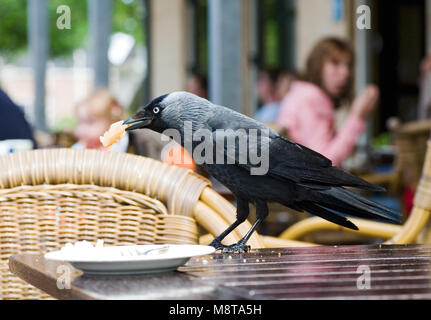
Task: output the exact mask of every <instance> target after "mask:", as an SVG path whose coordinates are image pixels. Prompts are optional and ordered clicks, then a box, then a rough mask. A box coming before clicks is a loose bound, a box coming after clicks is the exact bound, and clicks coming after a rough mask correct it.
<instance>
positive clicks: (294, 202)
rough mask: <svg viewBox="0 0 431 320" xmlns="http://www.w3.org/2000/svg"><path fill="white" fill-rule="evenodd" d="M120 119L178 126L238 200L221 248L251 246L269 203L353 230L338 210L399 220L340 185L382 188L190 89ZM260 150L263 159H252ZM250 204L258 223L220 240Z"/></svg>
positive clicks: (181, 138)
mask: <svg viewBox="0 0 431 320" xmlns="http://www.w3.org/2000/svg"><path fill="white" fill-rule="evenodd" d="M124 124H129V127H128V128H127V130H128V131H130V130H135V129H140V128H149V129H152V130H154V131H156V132H159V133H163V132H164V131H165V130H167V129H174V130H176V132H177V133H178V134H177V135H171V134H169V135H171V136H172V138H173V139H174V140H176V141H177V142H178V143H180V144H181V145H182V146H183V147H185V148H186V150H187V151H188V152H190V154H191V155H193V158H194V159H195V161H196V162H197V163H198V164H200V165H202V166H203V167H204V168H205V169H206V170H207V171H208V172H209V173H210V174H211V175H212V176H214V177H215V178H216V179H217V180H219V181H220V182H221V183H223V184H224V185H225V186H226V187H227V188H229V189H230V190H231V191H232V193H233V194H234V195H235V197H236V200H237V220H236V221H235V222H234V223H233V224H232V225H231V226H230V227H229V228H227V229H226V230H225V231H224V232H223V233H221V234H220V235H219V236H218V237H216V238H215V239H214V241H213V242H212V243H211V245H212V246H214V247H215V248H216V249H221V250H223V251H224V252H235V251H239V252H246V251H248V250H249V246H247V245H246V243H247V241H248V239H249V238H250V236H251V234H252V233H253V231H254V230H255V229H256V228H257V227H258V226H259V225H260V224H261V223H262V221H263V220H264V219H265V217H266V216H267V215H268V207H267V202H278V203H281V204H283V205H285V206H287V207H289V208H292V209H294V210H297V211H301V212H302V211H307V212H309V213H311V214H314V215H317V216H320V217H322V218H324V219H326V220H329V221H331V222H333V223H336V224H338V225H341V226H343V227H346V228H350V229H354V230H358V228H357V227H356V226H355V225H354V224H353V223H352V222H351V221H349V220H348V219H347V218H346V217H345V216H344V215H343V214H347V215H352V216H356V217H361V218H368V219H377V220H379V219H381V220H384V221H391V222H399V214H398V213H397V212H395V211H392V210H391V209H389V208H386V207H384V206H382V205H380V204H377V203H375V202H372V201H370V200H368V199H366V198H364V197H362V196H360V195H358V194H356V193H354V192H352V191H350V190H348V189H346V188H344V187H354V188H359V189H368V190H372V191H384V189H383V188H381V187H378V186H375V185H372V184H370V183H368V182H366V181H364V180H362V179H360V178H358V177H355V176H353V175H351V174H349V173H346V172H344V171H342V170H341V169H338V168H336V167H334V166H332V163H331V161H330V160H329V159H327V158H326V157H324V156H322V155H321V154H319V153H317V152H315V151H313V150H311V149H308V148H306V147H304V146H302V145H299V144H296V143H294V142H291V141H289V140H287V139H285V138H283V137H281V136H280V135H278V134H277V133H276V132H275V131H273V130H271V129H269V128H268V127H266V126H265V125H264V124H262V123H260V122H258V121H256V120H254V119H251V118H249V117H247V116H245V115H243V114H241V113H238V112H235V111H233V110H231V109H229V108H226V107H223V106H218V105H215V104H213V103H211V102H209V101H208V100H205V99H202V98H199V97H197V96H195V95H193V94H191V93H187V92H174V93H170V94H166V95H163V96H160V97H158V98H156V99H154V100H153V101H151V102H150V103H149V104H147V105H146V106H145V107H143V108H141V109H140V110H139V111H138V112H137V113H136V114H135V115H134V116H133V117H131V118H129V119H128V120H126V121H125V122H124ZM256 132H257V134H256ZM165 133H166V132H165ZM171 133H172V130H171ZM191 134H194V135H195V137H191ZM196 136H197V137H198V138H196ZM253 137H254V138H253ZM205 139H206V141H204V140H205ZM229 139H231V140H229ZM228 141H234V144H231V145H229V144H228V143H227V142H228ZM203 142H204V144H202V143H203ZM211 143H212V144H211ZM204 147H206V148H204ZM197 151H199V152H197ZM265 155H266V157H265ZM253 156H254V158H253ZM259 156H260V160H261V161H260V162H258V161H256V159H259ZM202 160H203V161H202ZM265 160H267V161H266V163H265ZM200 162H201V163H200ZM249 203H253V204H254V205H255V206H256V217H257V219H256V222H255V223H254V224H253V226H252V228H251V229H250V230H249V232H248V233H247V234H246V235H245V236H244V237H243V238H242V239H241V240H240V241H239V242H238V243H236V244H234V245H231V246H224V245H222V244H221V241H222V240H223V239H224V238H225V237H226V236H227V235H228V234H229V233H230V232H232V230H234V229H235V228H236V227H237V226H238V225H240V224H241V223H242V222H244V221H245V220H246V219H247V217H248V215H249ZM340 213H342V214H340Z"/></svg>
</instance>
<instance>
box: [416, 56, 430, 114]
mask: <svg viewBox="0 0 431 320" xmlns="http://www.w3.org/2000/svg"><path fill="white" fill-rule="evenodd" d="M419 71H420V78H419V107H418V120H425V119H428V118H430V117H431V92H430V91H431V90H430V89H431V55H428V56H426V57H425V58H424V59H422V61H421V64H420V67H419Z"/></svg>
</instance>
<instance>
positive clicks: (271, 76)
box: [254, 69, 281, 123]
mask: <svg viewBox="0 0 431 320" xmlns="http://www.w3.org/2000/svg"><path fill="white" fill-rule="evenodd" d="M279 76H280V70H278V69H263V70H261V71H260V72H259V76H258V80H257V93H258V97H259V100H260V103H261V104H262V106H261V107H260V108H259V110H257V112H256V114H255V115H254V118H255V119H256V120H258V121H260V122H266V123H273V122H275V120H276V119H277V115H278V112H279V110H280V100H281V97H279V96H278V95H277V81H278V80H279Z"/></svg>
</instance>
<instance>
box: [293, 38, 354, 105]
mask: <svg viewBox="0 0 431 320" xmlns="http://www.w3.org/2000/svg"><path fill="white" fill-rule="evenodd" d="M336 53H347V54H348V55H350V57H351V61H352V62H351V70H350V79H349V82H348V84H347V85H346V88H345V90H344V92H343V93H342V94H341V96H340V97H339V99H336V101H334V102H335V105H336V106H338V105H339V104H340V102H341V101H343V100H349V99H351V97H352V94H353V79H354V76H353V71H354V70H353V65H354V60H355V54H354V51H353V49H352V47H351V45H350V43H349V42H347V41H345V40H343V39H339V38H336V37H328V38H324V39H322V40H320V41H319V42H318V43H317V44H316V45H315V46H314V48H313V50H312V51H311V53H310V55H309V56H308V58H307V61H306V67H305V72H304V74H303V76H302V78H303V80H305V81H309V82H311V83H314V84H315V85H317V86H318V87H320V88H321V89H323V90H325V89H324V87H323V79H322V69H323V64H324V63H325V62H326V61H327V60H328V59H331V58H332V57H333V56H334V55H335V54H336ZM331 98H332V99H333V100H334V98H333V97H331Z"/></svg>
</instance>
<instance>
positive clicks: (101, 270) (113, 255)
mask: <svg viewBox="0 0 431 320" xmlns="http://www.w3.org/2000/svg"><path fill="white" fill-rule="evenodd" d="M153 249H155V250H154V251H151V253H148V254H145V253H146V252H148V250H153ZM157 249H164V250H163V251H161V252H158V250H157ZM214 251H215V249H214V248H213V247H211V246H201V245H175V244H172V245H171V244H170V245H136V246H108V247H99V248H95V247H90V248H76V247H73V246H72V247H66V248H65V247H63V248H62V249H61V250H59V251H53V252H48V253H46V254H45V258H46V259H48V260H56V261H66V262H69V263H70V264H71V265H72V266H74V267H75V268H77V269H80V270H82V271H83V272H84V273H85V274H89V275H135V274H145V273H161V272H170V271H174V270H176V269H177V268H178V267H179V266H181V265H183V264H185V263H186V262H187V261H188V260H189V259H190V258H191V257H196V256H202V255H207V254H211V253H213V252H214Z"/></svg>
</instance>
